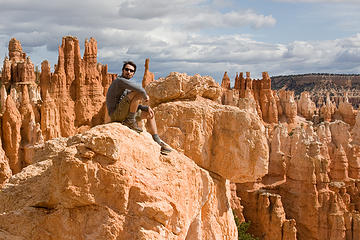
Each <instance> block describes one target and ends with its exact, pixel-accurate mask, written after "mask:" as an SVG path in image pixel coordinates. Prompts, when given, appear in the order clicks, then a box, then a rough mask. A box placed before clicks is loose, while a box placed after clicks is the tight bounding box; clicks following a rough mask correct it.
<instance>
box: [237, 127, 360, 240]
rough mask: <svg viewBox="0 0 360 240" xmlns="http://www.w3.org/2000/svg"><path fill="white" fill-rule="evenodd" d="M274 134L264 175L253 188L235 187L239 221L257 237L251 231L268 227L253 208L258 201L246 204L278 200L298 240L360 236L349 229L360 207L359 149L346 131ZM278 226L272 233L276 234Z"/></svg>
mask: <svg viewBox="0 0 360 240" xmlns="http://www.w3.org/2000/svg"><path fill="white" fill-rule="evenodd" d="M273 131H274V132H273V133H271V136H272V140H271V144H270V147H271V154H270V162H269V174H268V175H267V176H265V177H264V178H263V179H262V181H261V182H257V183H254V184H252V185H251V184H237V189H238V194H239V196H240V197H241V199H242V203H243V205H244V217H245V219H248V220H251V221H252V222H256V223H255V226H254V227H253V228H254V229H253V231H255V232H257V233H258V236H261V235H260V233H259V232H261V231H260V230H256V229H259V228H261V227H262V226H263V225H264V224H267V223H268V222H269V221H268V220H266V219H267V218H268V217H269V214H268V213H267V212H266V211H265V212H264V213H263V214H257V212H258V210H257V209H258V208H259V204H254V205H252V203H253V202H254V198H255V199H257V198H256V197H253V198H252V199H249V196H252V195H251V194H253V193H254V192H259V193H269V194H278V195H280V196H281V202H282V205H283V208H284V211H285V212H286V216H287V217H288V218H291V219H294V220H295V221H296V229H297V237H298V239H317V240H322V239H351V237H349V236H360V235H359V232H358V230H357V228H354V224H355V225H356V224H357V216H358V211H359V206H360V205H359V200H360V198H359V195H358V194H359V175H358V174H359V170H360V168H359V158H358V156H359V153H358V147H359V146H358V144H357V143H356V142H354V141H351V139H352V136H351V131H350V126H349V125H348V124H346V123H344V122H342V121H336V122H331V123H327V122H325V123H322V124H320V125H318V126H316V128H314V127H313V126H312V124H310V123H309V122H308V123H306V124H305V125H303V126H301V127H298V128H295V129H293V130H292V131H291V132H288V131H287V128H286V127H285V126H281V125H280V126H279V127H277V128H275V129H274V130H273ZM350 172H351V173H350ZM264 217H265V220H264V219H262V218H264ZM271 219H272V220H274V218H272V217H271ZM274 221H275V220H274ZM258 224H260V226H261V227H259V226H258ZM290 225H291V224H290ZM277 226H278V227H272V229H275V230H276V229H277V230H276V231H279V229H281V228H280V227H279V224H278V225H277ZM294 227H295V225H294ZM273 234H274V235H276V233H272V234H271V236H273ZM292 236H293V235H292Z"/></svg>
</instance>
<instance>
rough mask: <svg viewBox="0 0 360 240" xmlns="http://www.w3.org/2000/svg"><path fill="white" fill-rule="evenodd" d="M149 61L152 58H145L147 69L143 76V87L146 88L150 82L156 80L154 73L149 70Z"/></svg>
mask: <svg viewBox="0 0 360 240" xmlns="http://www.w3.org/2000/svg"><path fill="white" fill-rule="evenodd" d="M149 62H150V59H149V58H147V59H146V60H145V71H144V77H143V80H142V86H143V88H145V87H146V86H147V85H148V84H149V83H151V82H153V81H155V75H154V73H152V72H150V71H149Z"/></svg>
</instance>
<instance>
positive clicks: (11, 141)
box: [2, 95, 23, 174]
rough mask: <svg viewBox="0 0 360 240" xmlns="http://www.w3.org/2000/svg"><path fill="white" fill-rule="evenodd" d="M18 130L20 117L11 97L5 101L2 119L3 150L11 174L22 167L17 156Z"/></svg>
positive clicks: (18, 146) (19, 138) (19, 136)
mask: <svg viewBox="0 0 360 240" xmlns="http://www.w3.org/2000/svg"><path fill="white" fill-rule="evenodd" d="M20 128H21V115H20V113H19V111H18V109H17V108H16V105H15V102H14V101H13V99H12V96H11V95H9V96H8V97H7V99H6V111H5V113H4V115H3V117H2V135H3V148H4V150H5V153H6V156H7V157H8V158H9V165H10V168H11V171H12V173H14V174H15V173H18V172H20V171H21V169H22V167H23V163H22V161H21V159H20V156H19V151H20V140H21V135H20Z"/></svg>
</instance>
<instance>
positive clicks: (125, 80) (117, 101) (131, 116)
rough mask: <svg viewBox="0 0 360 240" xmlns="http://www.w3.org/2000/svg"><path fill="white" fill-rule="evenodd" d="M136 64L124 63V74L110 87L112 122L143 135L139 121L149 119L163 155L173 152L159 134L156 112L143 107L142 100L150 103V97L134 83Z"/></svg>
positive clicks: (153, 135) (107, 99)
mask: <svg viewBox="0 0 360 240" xmlns="http://www.w3.org/2000/svg"><path fill="white" fill-rule="evenodd" d="M135 71H136V64H135V63H133V62H132V61H126V62H124V65H123V68H122V74H121V76H120V77H117V78H116V79H115V80H114V81H113V82H112V83H111V85H110V87H109V89H108V92H107V94H106V106H107V109H108V113H109V116H110V118H111V121H112V122H121V123H122V124H124V125H125V126H127V127H128V128H130V129H132V130H134V131H136V132H138V133H141V132H142V129H141V128H139V126H138V124H137V119H138V120H139V119H147V125H148V129H149V130H150V131H149V132H150V134H151V135H152V137H153V139H154V141H155V142H157V143H158V144H159V145H160V146H161V153H162V154H167V153H169V152H171V148H170V147H169V146H168V145H167V144H166V143H164V142H163V141H162V140H161V139H160V137H159V135H158V132H157V127H156V122H155V116H154V111H153V110H152V109H151V108H150V106H146V105H141V104H140V102H141V100H145V101H148V100H149V96H148V95H147V94H146V92H145V90H144V89H143V88H142V87H140V86H138V85H136V84H134V83H132V82H131V81H130V79H131V78H132V77H133V76H134V74H135Z"/></svg>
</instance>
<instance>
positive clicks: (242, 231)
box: [234, 214, 259, 240]
mask: <svg viewBox="0 0 360 240" xmlns="http://www.w3.org/2000/svg"><path fill="white" fill-rule="evenodd" d="M234 218H235V223H236V227H237V229H238V239H239V240H259V239H258V238H256V237H254V236H253V235H251V234H250V233H248V232H247V231H248V229H249V227H250V224H251V222H250V221H249V222H242V223H240V220H239V218H238V217H237V216H236V215H235V214H234Z"/></svg>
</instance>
